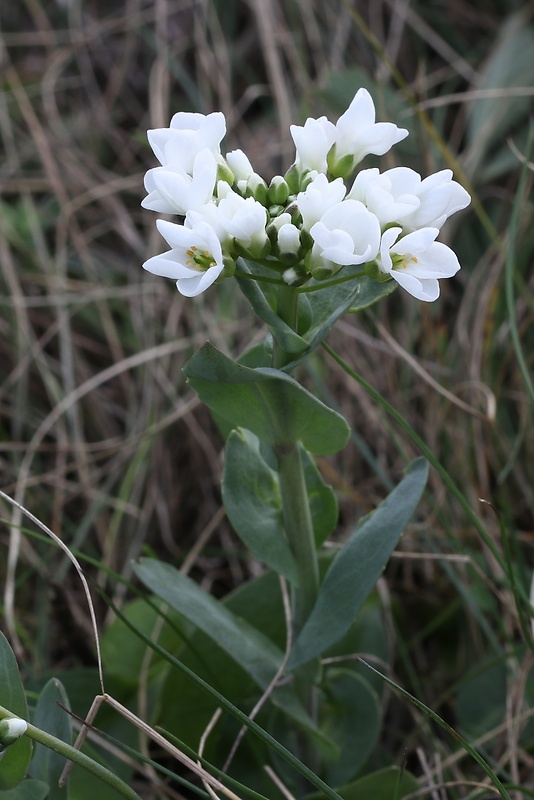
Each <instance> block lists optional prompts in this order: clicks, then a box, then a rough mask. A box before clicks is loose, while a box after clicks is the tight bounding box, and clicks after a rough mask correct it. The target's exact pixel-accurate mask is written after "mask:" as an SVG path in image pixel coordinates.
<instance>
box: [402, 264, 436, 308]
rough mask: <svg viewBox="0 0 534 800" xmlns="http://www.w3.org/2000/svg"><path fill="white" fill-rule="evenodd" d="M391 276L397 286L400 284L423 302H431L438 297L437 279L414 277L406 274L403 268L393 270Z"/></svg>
mask: <svg viewBox="0 0 534 800" xmlns="http://www.w3.org/2000/svg"><path fill="white" fill-rule="evenodd" d="M391 276H392V277H393V278H394V279H395V280H396V281H397V283H398V284H399V286H402V288H403V289H405V290H406V291H407V292H409V293H410V294H411V295H412V296H413V297H416V298H417V300H423V301H424V302H425V303H432V302H433V301H434V300H437V299H438V297H439V283H438V281H437V280H432V279H431V280H426V279H420V278H416V277H414V276H413V275H409V274H407V272H406V271H405V270H395V269H394V270H393V272H392V273H391Z"/></svg>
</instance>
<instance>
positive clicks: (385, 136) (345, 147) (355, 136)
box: [332, 89, 408, 174]
mask: <svg viewBox="0 0 534 800" xmlns="http://www.w3.org/2000/svg"><path fill="white" fill-rule="evenodd" d="M406 136H408V131H407V130H406V129H405V128H398V127H397V126H396V125H395V124H394V123H393V122H375V106H374V103H373V99H372V97H371V95H370V94H369V92H368V91H367V89H359V90H358V91H357V92H356V95H355V96H354V99H353V101H352V103H351V104H350V106H349V107H348V109H347V110H346V111H345V113H344V114H342V115H341V117H340V118H339V119H338V121H337V124H336V140H335V149H334V154H333V158H332V162H333V163H334V165H335V164H336V163H338V162H339V161H340V160H341V159H342V158H345V157H347V156H352V158H353V166H355V165H356V164H358V163H359V162H360V161H361V160H362V158H364V156H366V155H368V154H369V153H373V154H374V155H376V156H383V155H384V153H387V152H388V150H390V149H391V147H393V145H394V144H397V142H400V141H402V139H405V138H406ZM334 172H335V169H334ZM348 172H350V170H348V171H347V174H348Z"/></svg>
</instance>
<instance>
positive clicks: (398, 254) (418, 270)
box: [377, 228, 460, 302]
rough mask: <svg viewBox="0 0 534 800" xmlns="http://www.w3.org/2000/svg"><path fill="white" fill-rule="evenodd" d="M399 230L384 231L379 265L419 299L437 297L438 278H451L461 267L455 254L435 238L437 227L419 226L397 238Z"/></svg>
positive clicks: (435, 298)
mask: <svg viewBox="0 0 534 800" xmlns="http://www.w3.org/2000/svg"><path fill="white" fill-rule="evenodd" d="M401 233H402V229H401V228H389V229H388V230H387V231H385V232H384V233H383V235H382V242H381V245H380V254H379V256H378V258H377V264H378V268H379V269H380V271H381V272H384V273H386V274H387V275H391V277H392V278H394V280H396V281H397V283H398V284H399V285H400V286H402V288H403V289H406V291H407V292H409V293H410V294H411V295H413V296H414V297H416V298H417V299H418V300H425V301H426V302H432V301H433V300H437V299H438V297H439V283H438V278H451V277H452V276H453V275H455V274H456V273H457V272H458V270H459V269H460V264H459V263H458V259H457V258H456V255H455V254H454V253H453V251H452V250H451V249H450V247H447V245H445V244H442V243H441V242H436V241H434V240H435V238H436V236H437V235H438V233H439V230H438V229H437V228H421V230H418V231H414V232H413V233H408V234H407V235H406V236H403V237H402V238H400V239H399V238H398V237H399V235H400V234H401Z"/></svg>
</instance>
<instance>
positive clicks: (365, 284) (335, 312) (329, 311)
mask: <svg viewBox="0 0 534 800" xmlns="http://www.w3.org/2000/svg"><path fill="white" fill-rule="evenodd" d="M350 269H351V268H350V267H345V268H344V269H343V270H342V272H340V273H339V275H338V277H342V276H345V275H347V274H348V273H349V270H350ZM352 269H353V270H354V271H355V272H360V271H361V266H358V267H353V268H352ZM310 285H317V286H320V285H321V282H320V281H317V282H313V283H312V284H310ZM396 287H397V284H396V283H395V281H393V280H391V281H384V282H383V283H382V282H381V281H375V280H373V279H372V278H368V277H367V276H366V275H361V276H359V277H357V278H355V279H354V282H351V281H347V282H346V283H339V284H337V285H336V286H330V287H326V288H323V289H320V290H318V291H316V292H306V295H305V296H306V297H307V298H308V299H309V301H310V305H311V310H312V323H311V326H310V328H309V330H308V331H306V334H305V336H304V338H305V340H306V341H307V342H308V351H307V352H310V351H311V350H313V349H314V348H315V347H317V346H318V345H319V344H320V343H321V342H322V341H323V339H324V337H325V336H326V335H327V333H328V332H329V331H330V330H331V328H332V327H333V325H334V324H335V323H336V321H337V320H338V319H339V318H340V317H342V316H343V314H345V313H346V312H347V311H361V310H362V309H364V308H368V307H369V306H371V305H373V303H376V302H377V301H378V300H380V299H381V298H382V297H386V296H387V295H388V294H391V292H393V291H394V290H395V289H396Z"/></svg>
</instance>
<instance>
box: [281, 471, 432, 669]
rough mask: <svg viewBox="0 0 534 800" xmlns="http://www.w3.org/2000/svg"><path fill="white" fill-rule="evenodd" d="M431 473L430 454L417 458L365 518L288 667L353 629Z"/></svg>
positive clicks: (332, 573)
mask: <svg viewBox="0 0 534 800" xmlns="http://www.w3.org/2000/svg"><path fill="white" fill-rule="evenodd" d="M427 475H428V464H427V462H426V461H425V459H422V458H418V459H416V460H415V461H413V462H412V463H411V464H410V465H409V467H408V469H407V471H406V476H405V477H404V478H403V480H402V481H401V482H400V484H399V485H398V486H396V487H395V489H393V491H392V492H391V493H390V494H389V495H388V497H386V499H385V500H384V501H383V502H382V503H381V504H380V505H379V506H378V508H377V509H376V510H375V511H373V512H372V513H371V514H369V515H368V516H367V517H365V518H364V519H363V520H362V521H361V523H360V524H359V526H358V528H357V529H356V531H355V532H354V533H353V534H352V536H351V537H350V539H349V540H348V541H347V543H346V544H345V545H344V547H343V548H342V550H340V551H339V553H338V554H337V556H336V557H335V559H334V561H333V562H332V565H331V567H330V569H329V570H328V572H327V574H326V576H325V579H324V581H323V583H322V584H321V587H320V589H319V596H318V598H317V602H316V604H315V606H314V608H313V610H312V612H311V614H310V616H309V618H308V620H307V622H306V624H305V625H304V628H303V629H302V632H301V634H300V636H299V637H298V639H297V640H296V642H295V645H294V648H293V650H292V653H291V656H290V658H289V662H288V669H295V668H296V667H298V666H300V665H301V664H304V663H305V662H306V661H309V660H310V659H312V658H314V657H315V656H318V655H320V654H321V653H323V652H324V650H326V649H327V648H328V647H330V646H331V645H332V644H334V643H335V642H336V641H337V640H338V639H340V638H341V637H342V636H343V635H344V634H345V633H346V632H347V631H348V629H349V627H350V625H351V623H352V622H353V620H354V619H355V617H356V615H357V613H358V611H359V609H360V607H361V605H362V603H363V602H364V600H365V598H366V597H367V595H368V594H369V592H370V591H371V589H372V588H373V586H374V585H375V583H376V582H377V580H378V578H379V577H380V575H381V573H382V570H383V569H384V567H385V565H386V563H387V561H388V559H389V556H390V555H391V553H392V552H393V549H394V548H395V546H396V544H397V542H398V540H399V538H400V536H401V534H402V532H403V530H404V528H405V526H406V524H407V523H408V521H409V519H410V517H411V516H412V514H413V512H414V510H415V508H416V506H417V504H418V502H419V500H420V498H421V494H422V493H423V489H424V487H425V484H426V480H427Z"/></svg>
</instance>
